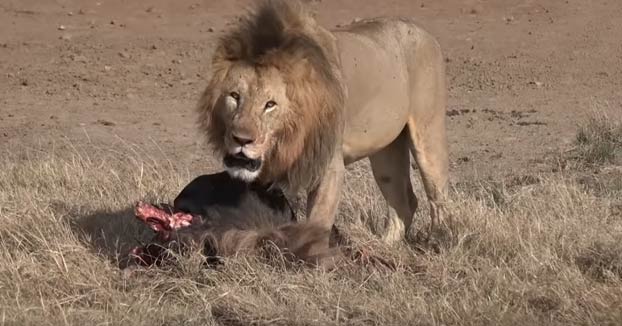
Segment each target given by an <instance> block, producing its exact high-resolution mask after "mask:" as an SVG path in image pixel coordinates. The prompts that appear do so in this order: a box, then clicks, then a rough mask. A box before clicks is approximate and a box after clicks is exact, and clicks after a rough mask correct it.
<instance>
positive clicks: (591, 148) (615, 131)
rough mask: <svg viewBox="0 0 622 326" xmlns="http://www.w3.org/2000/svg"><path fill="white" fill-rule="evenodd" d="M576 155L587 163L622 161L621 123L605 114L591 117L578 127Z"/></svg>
mask: <svg viewBox="0 0 622 326" xmlns="http://www.w3.org/2000/svg"><path fill="white" fill-rule="evenodd" d="M576 143H577V157H578V158H579V159H581V160H582V161H583V162H585V163H588V164H607V163H609V164H615V163H622V123H620V122H619V121H618V120H615V119H611V118H610V117H608V116H606V115H597V116H594V117H592V118H591V119H590V120H589V121H588V122H587V123H586V124H584V125H583V126H581V127H580V128H579V132H578V133H577V138H576Z"/></svg>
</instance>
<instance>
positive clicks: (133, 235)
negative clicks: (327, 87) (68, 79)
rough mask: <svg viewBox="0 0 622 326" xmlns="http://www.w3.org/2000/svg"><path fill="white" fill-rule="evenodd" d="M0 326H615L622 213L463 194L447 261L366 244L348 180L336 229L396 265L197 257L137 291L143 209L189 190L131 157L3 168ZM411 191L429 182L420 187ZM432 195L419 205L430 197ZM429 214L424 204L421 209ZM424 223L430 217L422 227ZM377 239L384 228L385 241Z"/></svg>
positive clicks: (358, 191) (517, 195) (522, 191)
mask: <svg viewBox="0 0 622 326" xmlns="http://www.w3.org/2000/svg"><path fill="white" fill-rule="evenodd" d="M0 160H1V161H0V223H1V227H0V259H2V260H3V264H1V265H0V322H1V323H2V324H11V325H68V324H71V325H121V324H126V325H182V324H183V325H249V324H255V325H261V324H275V325H336V324H343V325H588V324H594V325H619V324H620V321H621V320H622V254H621V253H622V201H621V199H620V196H619V193H618V192H616V191H615V190H612V191H607V190H605V191H599V192H594V191H593V189H591V188H589V187H585V186H584V185H582V184H581V183H580V182H577V181H576V178H575V175H574V174H573V172H572V171H570V172H568V171H565V172H560V173H556V174H551V175H543V176H538V177H537V178H533V179H532V180H531V182H527V183H517V184H514V185H507V184H506V185H490V184H488V185H479V184H477V182H476V181H473V182H471V185H472V186H471V187H457V188H454V189H453V191H452V194H451V196H452V199H453V202H452V203H451V205H450V207H449V210H450V212H451V213H452V215H453V219H454V221H455V225H454V226H453V227H454V231H455V232H454V233H455V235H456V236H455V238H454V239H453V241H452V243H449V244H447V246H446V248H445V249H444V250H443V251H442V252H441V253H438V254H435V253H427V252H425V251H420V250H415V249H413V247H411V246H410V245H408V244H406V243H402V244H398V245H396V246H394V247H387V246H386V245H383V244H381V243H380V242H379V241H377V240H376V237H375V236H374V235H372V234H371V233H370V232H368V231H367V230H368V228H366V227H365V225H376V228H377V229H378V230H380V229H381V225H382V222H376V220H377V219H378V217H379V216H382V215H383V213H384V211H385V206H384V202H383V201H382V199H381V197H380V196H379V195H378V192H377V190H376V189H375V185H374V184H373V181H372V179H371V177H370V176H369V172H368V169H366V166H365V165H364V164H360V165H357V166H355V167H353V168H352V169H350V171H348V184H347V186H346V192H345V198H344V201H343V203H342V205H341V215H340V217H339V220H340V224H342V225H346V226H347V227H348V228H349V231H350V233H351V234H352V235H353V237H354V238H355V239H356V241H357V242H358V244H359V245H361V246H367V247H368V248H372V250H373V251H374V252H376V253H379V254H383V255H387V256H389V258H392V259H395V260H396V261H398V262H399V267H398V269H397V271H395V272H392V273H388V272H385V271H379V270H374V269H368V268H363V267H360V268H357V267H354V268H348V269H338V270H335V271H331V272H325V271H321V270H314V269H309V268H303V269H300V268H299V269H296V268H291V267H289V266H287V265H285V264H280V263H278V262H273V263H271V264H267V263H265V262H262V261H259V260H256V259H253V258H252V257H235V258H229V259H227V260H226V264H225V267H224V268H222V269H220V270H206V269H203V268H201V266H200V264H199V263H198V262H199V260H200V257H198V256H192V257H186V258H183V259H182V260H181V262H180V265H179V266H178V268H172V269H151V270H145V271H143V272H139V273H137V274H135V275H133V276H132V277H130V278H125V277H123V275H122V273H121V272H120V271H119V270H118V268H117V267H116V261H117V258H118V256H117V255H118V253H119V251H123V250H125V249H126V248H128V246H131V245H133V244H135V241H136V239H144V238H145V237H147V236H149V231H147V229H146V228H145V227H143V226H141V225H139V224H138V223H136V222H135V221H134V219H133V216H132V211H131V207H132V205H133V203H134V202H135V201H136V200H138V199H145V198H146V199H147V200H151V201H168V200H170V199H172V198H173V197H174V195H175V194H176V192H177V191H179V190H180V189H181V187H182V186H183V184H184V183H185V182H187V181H189V180H190V178H191V176H192V175H191V174H190V173H189V172H188V171H185V170H183V169H178V168H176V167H175V166H174V164H169V163H168V162H167V160H166V159H165V158H163V157H158V158H153V157H151V158H150V156H149V155H146V153H142V152H140V151H139V150H137V149H136V148H133V147H131V146H129V147H127V148H125V149H122V150H118V149H117V150H108V149H97V150H93V149H89V148H85V149H81V148H79V147H77V146H75V147H73V149H72V150H70V151H63V152H59V153H44V152H33V151H21V152H20V151H18V152H17V154H10V153H6V155H4V156H3V158H2V159H0ZM415 184H418V180H417V179H415ZM418 192H419V193H420V194H421V191H420V190H419V191H418ZM421 206H422V207H424V206H425V199H422V200H421ZM425 216H426V212H425V209H423V210H422V212H420V213H419V214H418V219H419V220H423V219H424V217H425ZM378 225H380V226H378Z"/></svg>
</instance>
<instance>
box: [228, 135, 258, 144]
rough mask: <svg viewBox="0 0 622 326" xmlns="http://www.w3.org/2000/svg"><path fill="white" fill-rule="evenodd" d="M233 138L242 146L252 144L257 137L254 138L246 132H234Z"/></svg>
mask: <svg viewBox="0 0 622 326" xmlns="http://www.w3.org/2000/svg"><path fill="white" fill-rule="evenodd" d="M232 136H233V140H234V141H235V142H236V143H238V145H240V146H245V145H248V144H252V143H253V142H254V141H255V139H253V137H251V136H250V135H245V134H233V135H232Z"/></svg>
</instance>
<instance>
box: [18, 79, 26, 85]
mask: <svg viewBox="0 0 622 326" xmlns="http://www.w3.org/2000/svg"><path fill="white" fill-rule="evenodd" d="M20 84H21V85H22V86H28V81H27V80H26V79H22V82H21V83H20Z"/></svg>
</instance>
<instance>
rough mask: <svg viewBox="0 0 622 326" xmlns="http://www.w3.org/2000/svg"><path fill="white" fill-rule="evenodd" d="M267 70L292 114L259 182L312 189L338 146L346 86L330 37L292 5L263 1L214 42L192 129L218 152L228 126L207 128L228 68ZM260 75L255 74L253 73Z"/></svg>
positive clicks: (278, 134) (211, 123)
mask: <svg viewBox="0 0 622 326" xmlns="http://www.w3.org/2000/svg"><path fill="white" fill-rule="evenodd" d="M239 64H242V65H250V66H252V67H257V68H260V67H274V68H276V69H278V70H279V71H280V72H281V74H282V76H283V78H284V80H285V82H286V84H287V89H286V94H287V97H288V99H289V100H290V102H291V103H292V105H291V108H289V110H290V111H291V112H290V113H289V115H288V116H287V117H285V118H284V119H285V121H282V125H283V126H284V127H283V128H281V129H280V130H274V133H275V137H276V142H275V146H274V147H273V148H271V151H270V156H269V157H267V158H266V161H265V162H264V163H265V164H264V166H265V168H264V170H263V171H262V175H261V176H260V181H263V182H265V183H276V184H278V185H280V186H281V187H283V188H285V189H288V190H290V191H297V190H299V189H301V188H307V187H310V186H313V185H315V184H316V183H317V182H318V180H319V178H321V176H322V174H323V172H324V170H325V169H326V165H327V164H328V162H329V160H330V158H331V157H332V155H333V154H334V151H335V150H337V149H338V147H337V146H341V135H342V132H343V109H344V101H345V89H344V87H343V83H342V79H341V75H340V72H339V71H340V63H339V54H338V52H337V47H336V41H335V38H334V36H333V35H332V34H331V33H330V32H329V31H328V30H326V29H324V28H322V27H320V26H319V25H318V24H317V23H316V22H315V20H314V19H313V18H312V16H311V14H310V13H309V12H308V11H307V10H305V8H303V6H302V5H300V4H299V3H297V2H293V1H285V0H268V1H265V2H263V3H262V4H261V5H259V6H258V8H256V10H255V11H253V12H251V13H250V14H249V15H248V16H247V17H244V18H242V19H241V20H240V22H239V23H238V24H237V25H236V26H235V27H234V28H233V29H232V30H231V31H229V32H228V33H226V34H225V35H224V36H222V37H221V38H220V40H219V42H218V46H217V48H216V50H215V53H214V57H213V59H212V69H213V75H212V79H211V81H210V83H209V85H208V87H207V88H206V90H205V92H204V93H203V96H202V98H201V100H200V103H199V107H198V111H199V124H200V127H201V129H202V130H203V132H205V134H206V135H207V139H208V142H209V143H210V144H211V145H212V146H213V147H214V149H215V150H216V151H217V152H222V151H223V149H224V143H223V140H224V136H225V133H226V130H227V128H228V126H227V125H224V126H223V125H219V124H218V123H214V121H218V120H217V119H216V116H215V115H216V114H217V112H216V111H217V110H216V107H217V104H218V103H217V101H218V98H219V96H220V90H219V85H221V84H222V83H223V81H224V80H225V78H227V77H226V76H227V72H228V71H229V69H231V67H233V66H234V65H239ZM258 70H259V71H261V70H260V69H258Z"/></svg>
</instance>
